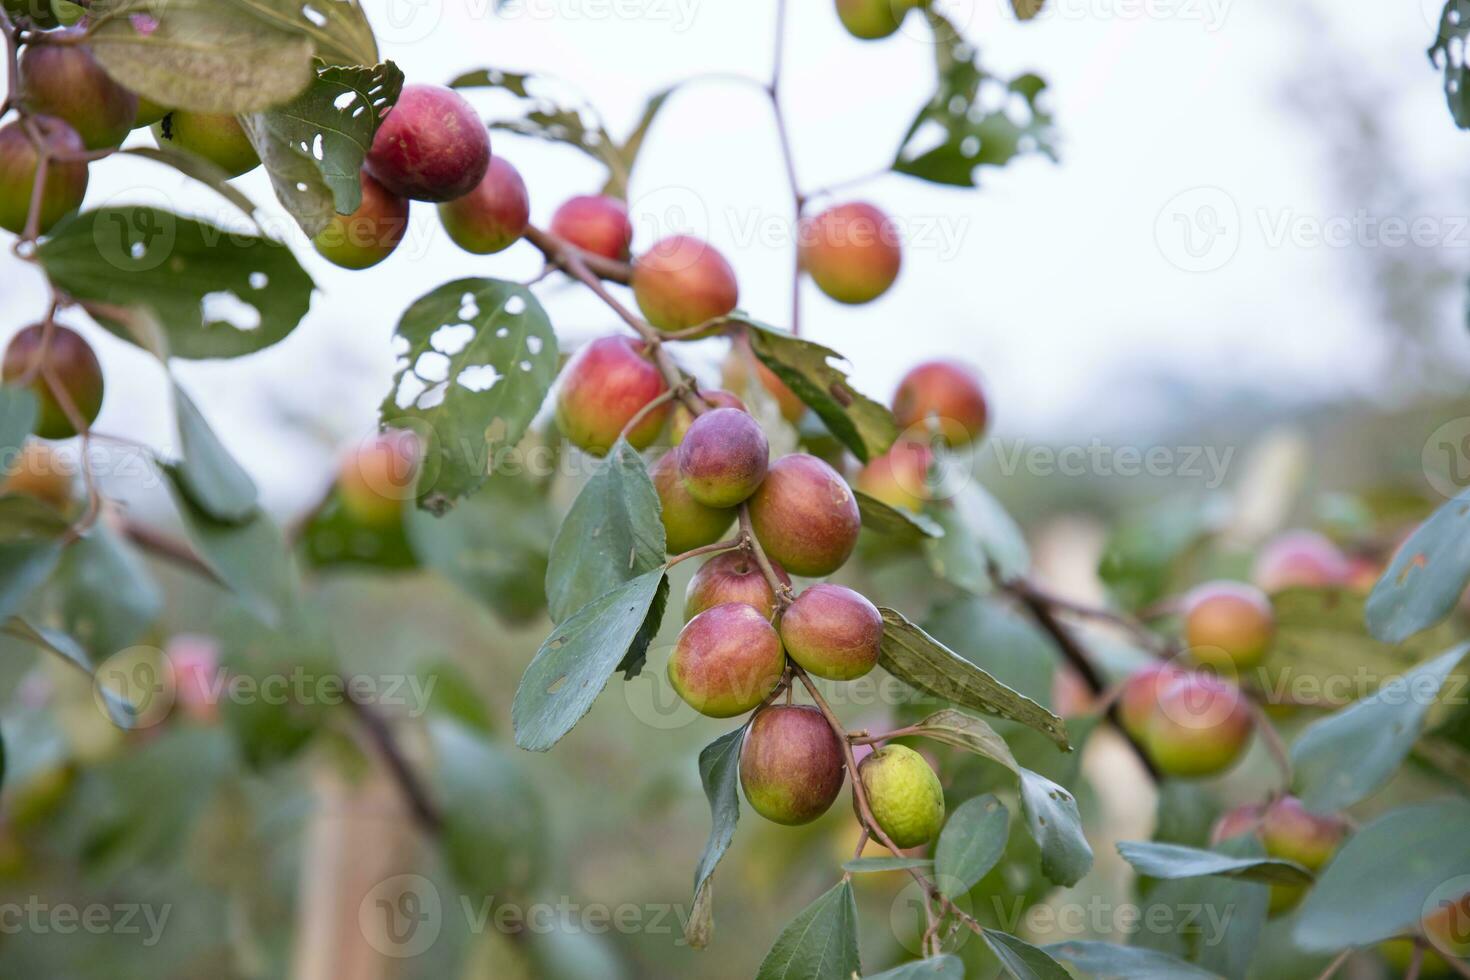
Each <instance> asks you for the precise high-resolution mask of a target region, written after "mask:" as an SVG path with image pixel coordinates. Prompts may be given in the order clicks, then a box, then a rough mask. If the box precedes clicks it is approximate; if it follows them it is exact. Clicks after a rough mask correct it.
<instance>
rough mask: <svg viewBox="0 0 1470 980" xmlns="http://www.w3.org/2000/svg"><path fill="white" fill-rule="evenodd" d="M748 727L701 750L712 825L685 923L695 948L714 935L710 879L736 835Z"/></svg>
mask: <svg viewBox="0 0 1470 980" xmlns="http://www.w3.org/2000/svg"><path fill="white" fill-rule="evenodd" d="M748 727H749V726H748V725H742V726H740V727H739V728H737V729H736V730H735V731H733V732H730V733H729V734H727V735H721V736H720V737H719V738H717V739H715V740H714V741H713V742H711V743H710V744H708V745H706V746H705V747H704V749H703V751H701V752H700V753H699V779H700V782H701V783H703V784H704V796H705V799H707V800H709V810H710V823H711V826H710V831H709V840H707V841H706V842H705V845H704V853H703V854H701V855H700V856H699V865H698V866H697V867H696V868H695V869H694V907H693V909H692V910H691V911H690V913H689V921H688V922H687V923H686V924H685V926H684V938H685V940H686V941H687V942H688V943H689V945H690V946H693V947H694V948H695V949H703V948H704V947H705V946H707V945H708V944H709V941H710V937H711V936H712V935H713V934H714V929H715V918H714V908H713V906H714V894H713V889H712V887H711V885H712V882H711V878H712V877H713V875H714V873H715V866H716V865H718V864H719V863H720V858H722V857H724V856H725V851H726V850H728V849H729V847H730V841H732V840H734V838H735V824H736V822H737V821H738V820H739V819H740V792H739V786H740V746H741V745H742V744H743V742H744V740H745V730H746V728H748Z"/></svg>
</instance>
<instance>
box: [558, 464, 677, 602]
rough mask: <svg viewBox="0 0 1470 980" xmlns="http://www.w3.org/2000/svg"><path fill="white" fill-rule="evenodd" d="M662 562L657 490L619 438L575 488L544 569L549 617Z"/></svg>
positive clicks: (661, 529)
mask: <svg viewBox="0 0 1470 980" xmlns="http://www.w3.org/2000/svg"><path fill="white" fill-rule="evenodd" d="M663 563H664V525H663V521H662V520H661V519H660V518H659V502H658V492H657V491H656V490H654V488H653V481H652V480H651V479H649V476H648V469H647V467H645V466H644V465H643V459H642V457H640V456H639V455H638V452H637V450H635V449H634V448H633V447H632V446H630V445H628V443H627V441H626V440H624V439H619V440H618V441H617V443H616V444H615V445H614V446H613V448H612V451H611V452H609V453H608V454H607V459H606V460H604V461H603V462H602V464H601V465H600V466H599V467H598V469H597V472H596V473H594V474H593V475H592V478H591V479H590V480H588V481H587V483H586V484H585V485H584V486H583V487H582V492H581V493H579V494H577V499H576V502H575V503H573V504H572V509H571V510H570V511H568V512H567V516H566V519H565V520H563V521H562V525H561V528H560V529H558V530H557V532H556V539H555V540H553V541H552V542H551V563H550V564H549V565H548V566H547V569H546V601H547V606H548V608H549V609H550V611H551V618H552V620H553V621H554V622H558V623H559V622H561V621H562V620H564V619H566V618H567V617H568V616H570V615H571V614H572V613H574V612H576V611H577V610H578V609H581V608H582V607H583V606H584V605H586V604H587V603H588V602H590V601H591V600H593V599H594V598H596V597H597V596H600V595H602V594H603V593H604V592H607V591H608V590H609V589H614V588H617V587H618V586H619V585H622V584H623V583H624V582H626V581H628V580H629V579H633V578H637V577H638V576H639V575H642V574H643V573H644V572H648V571H652V570H653V569H655V568H657V567H658V566H660V565H662V564H663Z"/></svg>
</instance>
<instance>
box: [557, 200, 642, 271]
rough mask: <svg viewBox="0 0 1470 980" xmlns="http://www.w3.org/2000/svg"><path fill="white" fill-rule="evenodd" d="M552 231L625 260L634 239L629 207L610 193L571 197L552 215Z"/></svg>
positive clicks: (592, 250) (584, 248) (596, 251)
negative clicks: (609, 194) (629, 219)
mask: <svg viewBox="0 0 1470 980" xmlns="http://www.w3.org/2000/svg"><path fill="white" fill-rule="evenodd" d="M549 230H550V231H551V233H552V234H553V235H555V236H557V237H558V238H561V239H565V240H566V241H568V242H571V243H572V244H573V245H575V246H577V247H578V248H580V249H581V250H582V251H584V252H590V253H591V254H593V255H600V256H602V257H603V258H605V259H613V260H614V261H617V262H621V261H623V260H624V259H626V258H627V257H628V246H629V245H631V244H632V242H633V225H632V223H631V222H629V221H628V206H627V205H626V204H624V203H623V202H622V201H620V200H618V199H617V198H615V197H609V196H608V195H606V194H579V195H578V196H576V197H573V198H568V199H567V200H566V201H565V202H564V203H563V204H562V206H561V207H559V208H557V209H556V213H555V214H553V215H552V216H551V225H550V228H549Z"/></svg>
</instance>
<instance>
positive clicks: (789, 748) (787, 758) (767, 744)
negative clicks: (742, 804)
mask: <svg viewBox="0 0 1470 980" xmlns="http://www.w3.org/2000/svg"><path fill="white" fill-rule="evenodd" d="M843 765H844V760H843V757H842V744H841V743H840V742H839V741H838V740H837V735H836V734H835V733H834V732H833V731H832V726H830V725H828V724H827V719H825V718H823V717H822V713H821V712H820V711H818V710H817V709H816V708H814V707H811V706H809V705H793V704H782V705H771V706H770V707H767V708H762V709H761V710H760V711H758V712H757V713H756V716H755V718H753V719H752V720H751V723H750V730H749V731H747V732H746V733H745V741H744V743H743V744H742V745H741V747H740V785H741V788H742V789H744V790H745V798H746V800H748V801H749V802H750V806H751V809H753V810H755V812H756V813H759V814H760V815H761V816H763V817H765V818H766V819H767V820H773V821H775V822H776V823H779V824H786V825H787V826H796V825H798V824H804V823H811V822H812V821H813V820H815V819H817V818H818V817H820V816H821V815H822V814H824V813H826V812H827V810H828V808H830V807H831V806H832V801H833V800H835V799H837V794H838V793H839V792H840V791H841V790H842V781H843V776H844V772H843Z"/></svg>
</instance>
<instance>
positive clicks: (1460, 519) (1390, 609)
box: [1367, 3, 1470, 643]
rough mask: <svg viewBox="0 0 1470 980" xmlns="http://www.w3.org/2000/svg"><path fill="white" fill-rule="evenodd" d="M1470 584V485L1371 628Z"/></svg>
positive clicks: (1407, 563) (1440, 516)
mask: <svg viewBox="0 0 1470 980" xmlns="http://www.w3.org/2000/svg"><path fill="white" fill-rule="evenodd" d="M1466 13H1467V14H1470V3H1467V6H1466ZM1467 584H1470V490H1466V491H1465V492H1464V493H1462V494H1460V495H1459V496H1458V497H1456V498H1455V499H1454V500H1451V501H1450V502H1449V503H1447V504H1445V505H1444V506H1443V507H1441V508H1439V510H1437V511H1435V512H1434V513H1433V514H1432V515H1430V517H1429V519H1428V520H1426V521H1424V523H1422V524H1420V525H1419V527H1418V528H1416V529H1415V531H1414V533H1413V534H1411V535H1409V537H1408V540H1406V541H1405V542H1404V543H1403V544H1402V545H1400V546H1399V550H1398V551H1397V552H1396V553H1395V554H1394V556H1393V561H1392V562H1390V563H1389V566H1388V569H1387V570H1386V571H1385V572H1384V573H1383V577H1382V578H1380V579H1379V580H1378V584H1377V585H1375V586H1373V592H1372V593H1371V594H1370V595H1369V596H1368V606H1367V613H1368V629H1369V630H1370V631H1371V632H1372V634H1373V635H1374V636H1376V637H1378V639H1380V640H1383V641H1384V642H1385V643H1399V642H1402V641H1403V640H1405V639H1407V638H1408V637H1410V636H1412V635H1414V634H1415V633H1417V632H1419V631H1420V630H1423V629H1428V628H1429V627H1431V626H1433V625H1434V624H1435V623H1438V622H1439V621H1440V620H1442V619H1444V618H1445V617H1446V616H1448V615H1449V614H1450V612H1451V611H1452V610H1453V609H1454V608H1455V604H1456V603H1458V602H1459V601H1460V596H1462V595H1464V594H1465V587H1466V585H1467Z"/></svg>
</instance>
